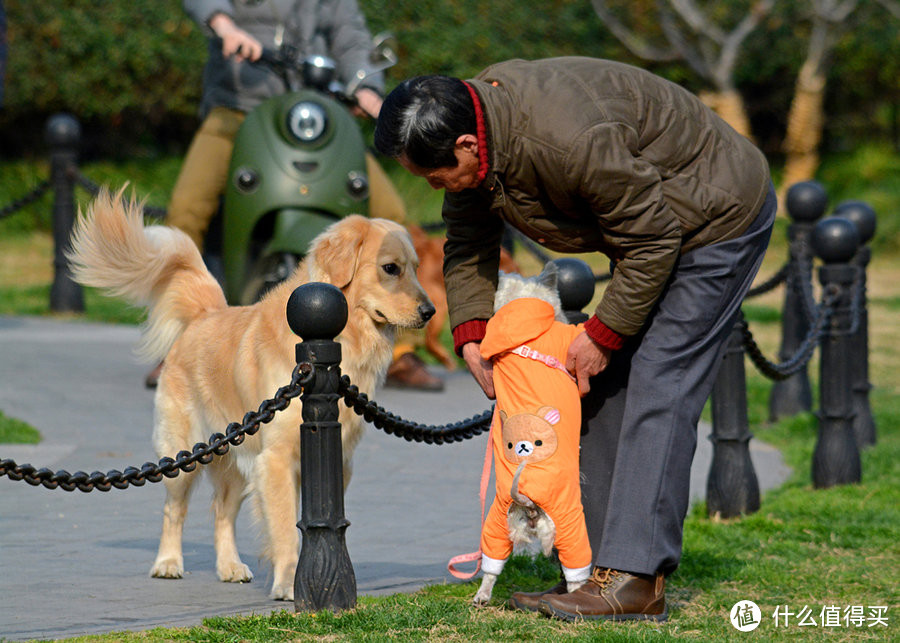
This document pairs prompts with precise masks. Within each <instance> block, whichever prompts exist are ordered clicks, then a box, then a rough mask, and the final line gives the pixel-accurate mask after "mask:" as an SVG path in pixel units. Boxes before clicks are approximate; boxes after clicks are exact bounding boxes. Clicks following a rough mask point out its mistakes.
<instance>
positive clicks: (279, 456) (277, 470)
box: [254, 445, 300, 601]
mask: <svg viewBox="0 0 900 643" xmlns="http://www.w3.org/2000/svg"><path fill="white" fill-rule="evenodd" d="M292 454H293V450H292V449H290V448H287V447H282V445H274V448H267V449H266V450H264V451H263V452H262V453H260V454H259V456H257V464H256V480H254V485H255V486H256V493H255V494H254V495H255V498H256V499H257V501H258V503H259V510H260V515H261V518H262V521H263V525H262V527H263V529H264V530H265V533H266V536H267V540H268V545H267V548H266V557H267V558H268V559H269V560H270V561H271V562H272V567H273V576H274V579H273V581H272V591H271V592H270V594H269V596H270V597H271V598H273V599H275V600H285V601H292V600H294V574H295V573H296V571H297V560H298V559H299V557H300V554H299V548H300V534H299V533H298V531H297V503H298V500H297V480H298V471H297V470H296V468H295V462H297V461H298V459H296V458H294V457H293V456H292Z"/></svg>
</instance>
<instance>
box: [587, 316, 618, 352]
mask: <svg viewBox="0 0 900 643" xmlns="http://www.w3.org/2000/svg"><path fill="white" fill-rule="evenodd" d="M584 332H585V333H587V336H588V337H590V338H591V339H592V340H593V341H594V343H596V344H597V345H598V346H602V347H604V348H608V349H610V350H614V351H615V350H619V349H620V348H622V346H623V345H624V344H625V336H624V335H621V334H619V333H617V332H616V331H614V330H613V329H612V328H610V327H609V326H607V325H606V324H604V323H603V322H602V321H600V320H599V319H597V316H596V315H594V316H592V317H591V318H590V319H588V320H587V321H586V322H584Z"/></svg>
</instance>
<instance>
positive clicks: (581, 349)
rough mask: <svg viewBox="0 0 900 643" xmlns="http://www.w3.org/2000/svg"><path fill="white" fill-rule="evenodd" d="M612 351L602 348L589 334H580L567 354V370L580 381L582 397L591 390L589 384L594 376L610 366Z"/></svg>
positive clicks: (579, 388) (579, 386)
mask: <svg viewBox="0 0 900 643" xmlns="http://www.w3.org/2000/svg"><path fill="white" fill-rule="evenodd" d="M610 352H611V351H610V349H608V348H606V347H604V346H600V345H599V344H598V343H596V342H595V341H594V340H593V339H591V338H590V337H589V336H588V334H587V333H585V332H584V331H582V332H581V333H579V334H578V335H577V336H576V337H575V339H574V340H572V343H571V344H569V350H568V352H567V353H566V369H567V370H568V371H569V372H570V373H572V374H574V375H575V379H576V380H577V381H578V392H579V394H580V395H581V397H584V396H585V395H587V393H588V391H590V390H591V385H590V383H589V382H588V380H589V379H590V377H591V376H592V375H596V374H597V373H599V372H601V371H603V370H605V369H606V367H607V366H609V354H610Z"/></svg>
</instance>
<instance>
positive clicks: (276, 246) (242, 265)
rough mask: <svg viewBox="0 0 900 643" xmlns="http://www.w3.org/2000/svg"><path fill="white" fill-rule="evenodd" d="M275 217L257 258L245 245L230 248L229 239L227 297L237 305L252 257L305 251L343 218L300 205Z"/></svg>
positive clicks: (226, 264)
mask: <svg viewBox="0 0 900 643" xmlns="http://www.w3.org/2000/svg"><path fill="white" fill-rule="evenodd" d="M271 216H272V217H273V221H274V227H273V232H272V236H271V237H270V238H269V240H268V242H267V243H266V244H265V247H264V248H263V249H262V252H261V253H260V254H259V255H258V256H257V257H255V258H252V257H248V256H247V252H246V248H245V247H239V248H229V247H228V244H227V240H226V246H225V262H224V263H225V296H226V298H227V299H228V302H229V303H231V304H236V303H238V302H239V301H240V299H241V295H242V293H243V289H244V285H245V284H246V281H247V278H248V276H249V274H250V272H251V269H252V267H253V266H252V265H251V263H250V261H248V259H250V260H252V261H260V260H263V259H264V258H265V257H266V256H268V255H271V254H276V253H280V252H291V253H294V254H300V255H302V254H305V253H306V250H307V249H308V248H309V244H310V243H311V242H312V240H313V239H315V238H316V236H318V235H319V233H321V232H323V231H324V230H325V228H327V227H328V226H330V225H331V224H332V223H335V222H336V221H339V220H340V219H341V217H339V216H335V215H333V214H329V213H327V212H321V211H317V210H304V209H300V208H282V209H281V210H279V211H278V212H275V213H272V214H271Z"/></svg>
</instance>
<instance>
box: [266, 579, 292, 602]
mask: <svg viewBox="0 0 900 643" xmlns="http://www.w3.org/2000/svg"><path fill="white" fill-rule="evenodd" d="M269 598H271V599H272V600H273V601H293V600H294V585H293V583H291V584H290V585H288V584H283V585H272V591H271V592H269Z"/></svg>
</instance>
